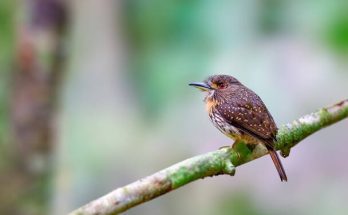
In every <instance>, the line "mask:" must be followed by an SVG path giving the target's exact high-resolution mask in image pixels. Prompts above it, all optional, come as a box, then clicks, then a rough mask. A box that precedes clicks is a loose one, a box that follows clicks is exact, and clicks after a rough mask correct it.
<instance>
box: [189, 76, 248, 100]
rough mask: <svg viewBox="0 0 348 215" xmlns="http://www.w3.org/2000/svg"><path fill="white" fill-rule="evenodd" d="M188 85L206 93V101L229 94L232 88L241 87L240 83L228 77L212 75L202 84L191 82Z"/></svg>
mask: <svg viewBox="0 0 348 215" xmlns="http://www.w3.org/2000/svg"><path fill="white" fill-rule="evenodd" d="M189 85H190V86H193V87H196V88H198V89H200V90H201V91H204V92H207V96H206V100H209V99H214V98H215V99H217V98H216V97H221V96H222V97H223V95H227V94H229V92H231V91H232V90H233V87H235V86H237V85H241V83H240V82H239V81H238V80H237V79H236V78H234V77H232V76H230V75H213V76H210V77H208V78H207V79H206V80H205V81H203V82H193V83H190V84H189Z"/></svg>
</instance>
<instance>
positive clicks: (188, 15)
mask: <svg viewBox="0 0 348 215" xmlns="http://www.w3.org/2000/svg"><path fill="white" fill-rule="evenodd" d="M124 4H125V9H126V10H125V16H126V19H125V20H126V22H125V23H124V26H125V28H126V32H127V35H128V40H129V41H128V44H129V45H130V49H131V51H130V52H131V57H132V61H131V64H130V65H129V67H130V72H131V77H132V78H131V80H132V81H134V85H135V87H136V88H137V92H139V93H140V95H139V100H140V102H142V106H143V110H144V111H145V112H147V113H149V114H151V113H156V112H158V111H159V110H160V109H162V108H159V107H161V106H162V105H165V104H166V103H168V102H169V103H170V100H171V99H172V98H173V97H175V96H177V95H178V92H177V91H178V89H185V86H186V85H187V82H182V80H188V79H190V78H193V77H196V75H197V74H198V73H201V72H202V71H204V68H205V66H206V64H205V63H204V62H205V60H204V59H207V58H208V57H209V54H208V53H210V52H211V51H212V46H211V41H210V39H209V33H208V31H209V30H208V29H206V26H205V23H204V22H202V21H201V19H202V16H201V12H202V11H201V10H202V7H201V6H202V5H204V3H203V2H201V1H197V0H190V1H174V0H170V1H161V0H146V1H144V0H131V1H125V2H124ZM168 50H170V51H168ZM178 84H180V85H181V86H182V87H178V86H177V85H178Z"/></svg>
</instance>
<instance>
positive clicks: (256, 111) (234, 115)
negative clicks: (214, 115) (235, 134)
mask: <svg viewBox="0 0 348 215" xmlns="http://www.w3.org/2000/svg"><path fill="white" fill-rule="evenodd" d="M217 109H218V111H219V113H220V114H221V116H222V117H223V118H224V119H226V120H227V121H228V123H230V124H231V125H233V126H235V127H237V128H239V129H240V130H242V131H244V132H245V133H247V134H249V135H251V136H253V137H256V138H257V139H259V140H261V141H263V142H265V143H267V144H268V145H269V146H272V147H273V143H274V141H275V140H276V138H275V137H276V134H277V126H276V124H275V122H274V120H273V118H272V116H271V114H270V113H269V111H268V110H267V108H266V106H265V104H264V103H263V102H262V100H261V99H260V98H259V97H258V96H257V95H256V94H255V93H254V92H253V91H251V90H249V89H247V88H245V89H242V90H240V91H239V92H238V93H237V94H234V95H233V96H231V97H230V98H229V99H227V100H225V102H223V103H221V104H220V105H218V106H217Z"/></svg>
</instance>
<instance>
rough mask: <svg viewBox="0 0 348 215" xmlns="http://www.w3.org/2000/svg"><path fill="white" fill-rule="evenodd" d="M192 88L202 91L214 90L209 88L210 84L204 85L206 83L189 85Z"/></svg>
mask: <svg viewBox="0 0 348 215" xmlns="http://www.w3.org/2000/svg"><path fill="white" fill-rule="evenodd" d="M189 85H190V86H193V87H196V88H198V89H200V90H202V91H208V90H212V89H213V88H212V87H211V86H209V84H207V83H204V82H193V83H191V84H189Z"/></svg>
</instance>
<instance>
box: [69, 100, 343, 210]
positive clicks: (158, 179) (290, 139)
mask: <svg viewBox="0 0 348 215" xmlns="http://www.w3.org/2000/svg"><path fill="white" fill-rule="evenodd" d="M346 117H348V100H344V101H342V102H340V103H337V104H335V105H333V106H331V107H328V108H322V109H320V110H319V111H317V112H314V113H311V114H308V115H305V116H303V117H301V118H299V119H298V120H295V121H293V122H292V123H288V124H286V125H284V126H282V127H281V128H280V129H279V131H278V134H277V140H278V141H277V143H276V149H278V150H281V152H282V155H283V156H284V157H286V156H288V155H289V153H290V149H291V148H292V147H294V146H295V145H296V144H297V143H298V142H300V141H301V140H303V139H304V138H306V137H307V136H309V135H311V134H313V133H314V132H316V131H318V130H320V129H322V128H324V127H326V126H329V125H331V124H333V123H336V122H338V121H340V120H342V119H344V118H346ZM265 154H267V150H266V149H265V148H264V147H263V146H262V145H261V144H259V145H257V146H256V147H254V148H252V149H250V148H249V147H248V146H246V145H245V144H244V143H238V145H237V147H234V148H233V149H232V148H223V149H220V150H217V151H213V152H209V153H206V154H203V155H198V156H196V157H193V158H189V159H187V160H185V161H182V162H180V163H177V164H175V165H173V166H171V167H168V168H166V169H164V170H162V171H159V172H157V173H155V174H153V175H151V176H148V177H146V178H143V179H140V180H138V181H136V182H133V183H131V184H129V185H126V186H124V187H120V188H118V189H116V190H114V191H112V192H111V193H109V194H106V195H105V196H103V197H100V198H99V199H96V200H94V201H92V202H90V203H88V204H87V205H85V206H83V207H81V208H79V209H77V210H75V211H73V212H71V213H70V215H77V214H98V215H102V214H117V213H121V212H123V211H126V210H128V209H129V208H132V207H134V206H136V205H138V204H141V203H144V202H146V201H149V200H151V199H154V198H156V197H158V196H160V195H162V194H165V193H167V192H169V191H172V190H175V189H177V188H179V187H181V186H183V185H185V184H188V183H190V182H192V181H195V180H197V179H200V178H205V177H207V176H215V175H221V174H228V175H234V173H235V167H237V166H239V165H241V164H243V163H246V162H249V161H252V160H255V159H257V158H259V157H261V156H264V155H265Z"/></svg>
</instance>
